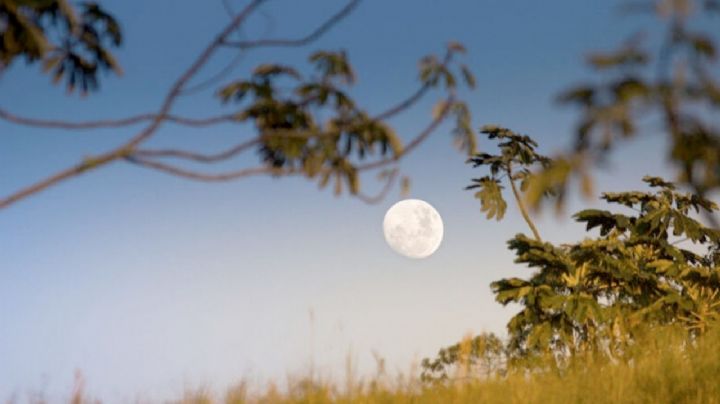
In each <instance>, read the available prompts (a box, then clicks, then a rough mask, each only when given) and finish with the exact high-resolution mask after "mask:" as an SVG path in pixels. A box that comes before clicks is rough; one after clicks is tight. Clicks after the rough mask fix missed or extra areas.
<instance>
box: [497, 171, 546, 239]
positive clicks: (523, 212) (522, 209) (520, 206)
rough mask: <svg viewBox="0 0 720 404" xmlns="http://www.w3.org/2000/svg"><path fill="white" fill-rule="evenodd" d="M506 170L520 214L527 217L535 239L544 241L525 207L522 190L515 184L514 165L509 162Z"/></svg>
mask: <svg viewBox="0 0 720 404" xmlns="http://www.w3.org/2000/svg"><path fill="white" fill-rule="evenodd" d="M505 171H506V172H507V177H508V182H509V183H510V189H512V193H513V196H514V197H515V202H516V203H517V205H518V209H520V214H521V215H522V217H523V219H525V223H527V225H528V227H530V231H532V233H533V235H534V236H535V240H537V241H542V238H541V237H540V232H538V229H537V227H535V223H533V221H532V219H531V218H530V215H529V214H528V211H527V208H526V207H525V204H524V203H523V201H522V197H521V196H520V192H518V189H517V187H516V186H515V180H514V179H513V176H512V167H511V166H510V164H509V163H508V166H507V168H506V169H505Z"/></svg>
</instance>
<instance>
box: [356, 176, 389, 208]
mask: <svg viewBox="0 0 720 404" xmlns="http://www.w3.org/2000/svg"><path fill="white" fill-rule="evenodd" d="M398 174H400V170H399V169H397V168H394V169H393V170H392V171H391V172H390V174H389V175H388V177H387V181H385V185H383V187H382V189H381V190H380V192H379V193H378V194H377V195H373V196H368V195H364V194H362V193H360V192H358V193H357V194H356V195H355V196H356V197H357V198H358V199H360V200H361V201H363V202H365V203H368V204H371V205H374V204H376V203H378V202H380V201H382V200H383V199H385V197H386V196H387V194H388V192H390V190H391V189H392V186H393V184H394V183H395V180H396V179H397V177H398Z"/></svg>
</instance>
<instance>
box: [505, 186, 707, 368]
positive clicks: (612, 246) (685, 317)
mask: <svg viewBox="0 0 720 404" xmlns="http://www.w3.org/2000/svg"><path fill="white" fill-rule="evenodd" d="M643 181H645V182H646V183H647V184H648V185H649V186H650V187H651V188H653V190H654V192H621V193H604V194H603V196H602V199H604V200H605V201H606V202H608V203H611V204H615V205H622V206H624V207H626V208H630V209H631V211H632V212H633V214H624V213H617V212H611V211H606V210H597V209H587V210H583V211H580V212H578V213H576V214H575V215H574V218H575V220H576V221H578V222H580V223H584V224H585V225H586V229H587V230H588V231H589V230H593V229H597V230H599V236H598V237H595V238H586V239H585V240H583V241H580V242H577V243H574V244H567V245H562V246H555V245H553V244H551V243H544V242H540V241H537V240H533V239H530V238H528V237H526V236H524V235H522V234H519V235H517V236H515V237H514V238H513V239H512V240H510V241H509V242H508V245H509V248H510V249H512V250H514V251H515V253H516V255H517V258H516V262H517V263H521V264H525V265H527V266H528V267H530V268H532V269H534V270H535V273H534V274H533V275H532V276H531V277H530V278H529V279H520V278H508V279H501V280H499V281H496V282H493V283H492V285H491V287H492V289H493V292H494V293H495V295H496V300H497V301H498V302H500V303H501V304H503V305H505V304H508V303H510V302H515V303H519V304H520V305H521V306H522V307H523V309H522V311H520V312H519V313H518V314H516V315H515V316H514V317H513V318H512V319H511V320H510V322H509V323H508V332H509V335H510V341H509V347H510V349H511V351H512V352H513V353H514V354H515V355H516V356H528V355H532V354H535V353H544V352H548V351H551V352H552V353H554V354H557V355H574V354H576V353H577V352H586V351H593V352H600V353H603V354H607V355H610V356H614V357H616V356H619V355H621V354H622V352H623V346H624V344H625V343H627V342H628V341H630V340H631V339H632V335H633V328H634V327H635V326H637V325H638V324H643V325H644V326H648V325H664V324H682V325H684V326H685V327H687V329H688V330H689V331H690V332H691V333H692V334H698V333H703V332H704V331H705V330H706V329H707V328H708V326H709V325H710V324H711V323H713V322H714V321H716V320H718V319H720V296H719V295H718V293H719V292H720V268H719V267H718V263H719V261H718V259H719V258H720V256H719V255H718V248H719V247H720V231H718V230H715V229H711V228H708V227H706V226H705V225H703V224H702V223H701V222H699V221H698V220H696V219H695V218H693V217H691V214H692V213H693V212H694V213H698V212H703V211H707V212H714V211H717V210H718V207H717V205H716V204H715V203H713V202H711V201H709V200H707V199H704V198H703V197H701V196H699V195H697V194H693V193H682V192H678V191H677V190H676V189H675V186H674V185H673V184H672V183H670V182H666V181H664V180H662V179H660V178H656V177H645V178H644V179H643ZM683 242H691V243H693V248H692V249H689V248H688V249H686V248H682V247H680V244H682V243H683Z"/></svg>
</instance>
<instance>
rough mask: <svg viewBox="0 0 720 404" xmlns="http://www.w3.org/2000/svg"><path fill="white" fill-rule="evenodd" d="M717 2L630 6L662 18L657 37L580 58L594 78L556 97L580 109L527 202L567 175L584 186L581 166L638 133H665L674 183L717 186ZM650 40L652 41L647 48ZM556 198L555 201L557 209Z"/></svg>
mask: <svg viewBox="0 0 720 404" xmlns="http://www.w3.org/2000/svg"><path fill="white" fill-rule="evenodd" d="M718 4H720V3H718V2H717V1H714V0H659V1H648V2H645V3H642V5H641V6H639V7H637V6H636V7H632V8H631V9H630V11H633V12H643V13H648V12H649V13H654V14H655V15H656V16H657V18H658V19H659V20H661V21H662V23H663V24H664V32H663V37H662V38H653V40H650V39H648V40H643V38H645V37H646V36H643V35H642V34H637V35H633V36H632V37H631V38H630V39H629V40H628V41H626V42H625V43H624V44H622V45H621V46H620V47H619V48H618V49H617V50H614V51H611V52H605V53H595V54H592V55H591V56H590V57H588V60H587V61H588V64H589V65H590V67H591V68H592V69H593V71H594V72H596V76H597V77H598V80H594V81H593V82H588V83H585V84H581V85H577V86H574V87H572V88H570V89H568V90H566V91H565V92H563V93H562V94H561V95H560V96H559V97H558V99H559V101H560V102H562V103H563V104H567V105H572V106H574V107H576V108H578V109H579V112H580V118H579V120H578V124H577V129H576V131H575V139H576V142H575V148H574V151H573V152H571V153H569V154H567V155H564V156H562V157H559V158H558V159H559V160H562V162H563V163H564V164H562V165H555V166H553V167H546V168H545V169H544V170H542V171H541V172H540V173H539V175H538V176H536V177H534V180H533V183H532V184H531V186H530V190H529V192H528V200H529V202H530V204H531V205H532V206H533V207H538V206H539V205H540V204H541V202H542V198H541V197H542V194H543V192H544V191H545V190H547V189H548V188H549V187H554V188H556V189H557V188H559V189H561V190H562V192H563V194H564V193H565V189H566V188H567V184H568V182H569V181H570V179H571V178H572V177H574V176H578V175H579V176H580V177H581V178H582V183H583V184H584V186H583V188H584V189H585V190H587V189H588V188H589V187H590V178H589V174H588V167H589V166H590V165H592V164H593V163H595V162H598V161H602V160H604V159H605V158H606V157H607V154H608V152H610V151H611V150H612V149H614V148H616V147H617V146H618V145H619V143H620V141H622V140H625V139H629V138H633V137H636V136H637V135H638V134H639V133H643V132H645V133H647V132H650V133H652V135H653V136H663V137H665V138H666V139H667V141H668V144H669V147H670V150H669V153H668V155H669V157H670V161H671V162H672V163H673V164H674V166H675V167H676V169H677V174H678V177H677V182H678V183H679V184H686V185H690V186H691V187H693V189H694V190H695V191H696V192H697V193H698V194H699V195H706V194H707V193H709V192H712V191H713V190H716V189H718V188H719V187H720V174H719V173H720V158H718V155H720V132H719V131H718V129H717V127H715V126H714V124H713V119H712V117H713V116H716V115H717V114H718V113H720V110H719V108H720V82H719V81H718V77H717V74H716V73H717V71H718V70H717V46H716V43H717V31H716V30H715V31H714V32H713V30H711V29H708V27H715V26H717V20H716V19H715V18H714V17H717V14H718V12H719V11H720V7H719V6H718ZM654 39H657V40H654ZM654 43H659V47H658V48H657V49H655V50H651V46H650V45H649V44H654ZM648 117H652V118H653V119H647V118H648ZM658 119H659V123H660V125H659V126H658ZM586 194H587V192H586ZM563 201H564V199H563V198H558V199H557V204H558V207H561V206H562V203H563ZM708 217H709V218H710V220H715V219H714V218H712V217H711V216H708Z"/></svg>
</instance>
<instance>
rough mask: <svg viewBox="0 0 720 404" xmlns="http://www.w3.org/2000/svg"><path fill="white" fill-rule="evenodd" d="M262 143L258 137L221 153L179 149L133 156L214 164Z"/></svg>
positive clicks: (133, 154) (135, 153)
mask: <svg viewBox="0 0 720 404" xmlns="http://www.w3.org/2000/svg"><path fill="white" fill-rule="evenodd" d="M260 141H261V139H260V137H256V138H253V139H250V140H248V141H245V142H242V143H239V144H237V145H235V146H233V147H230V148H229V149H226V150H223V151H221V152H219V153H214V154H202V153H195V152H191V151H187V150H178V149H145V150H136V151H135V152H133V153H132V156H140V157H175V158H182V159H186V160H194V161H197V162H200V163H214V162H218V161H221V160H226V159H229V158H231V157H234V156H236V155H237V154H240V153H242V152H243V151H245V150H246V149H249V148H250V147H252V146H255V145H256V144H259V143H260Z"/></svg>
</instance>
